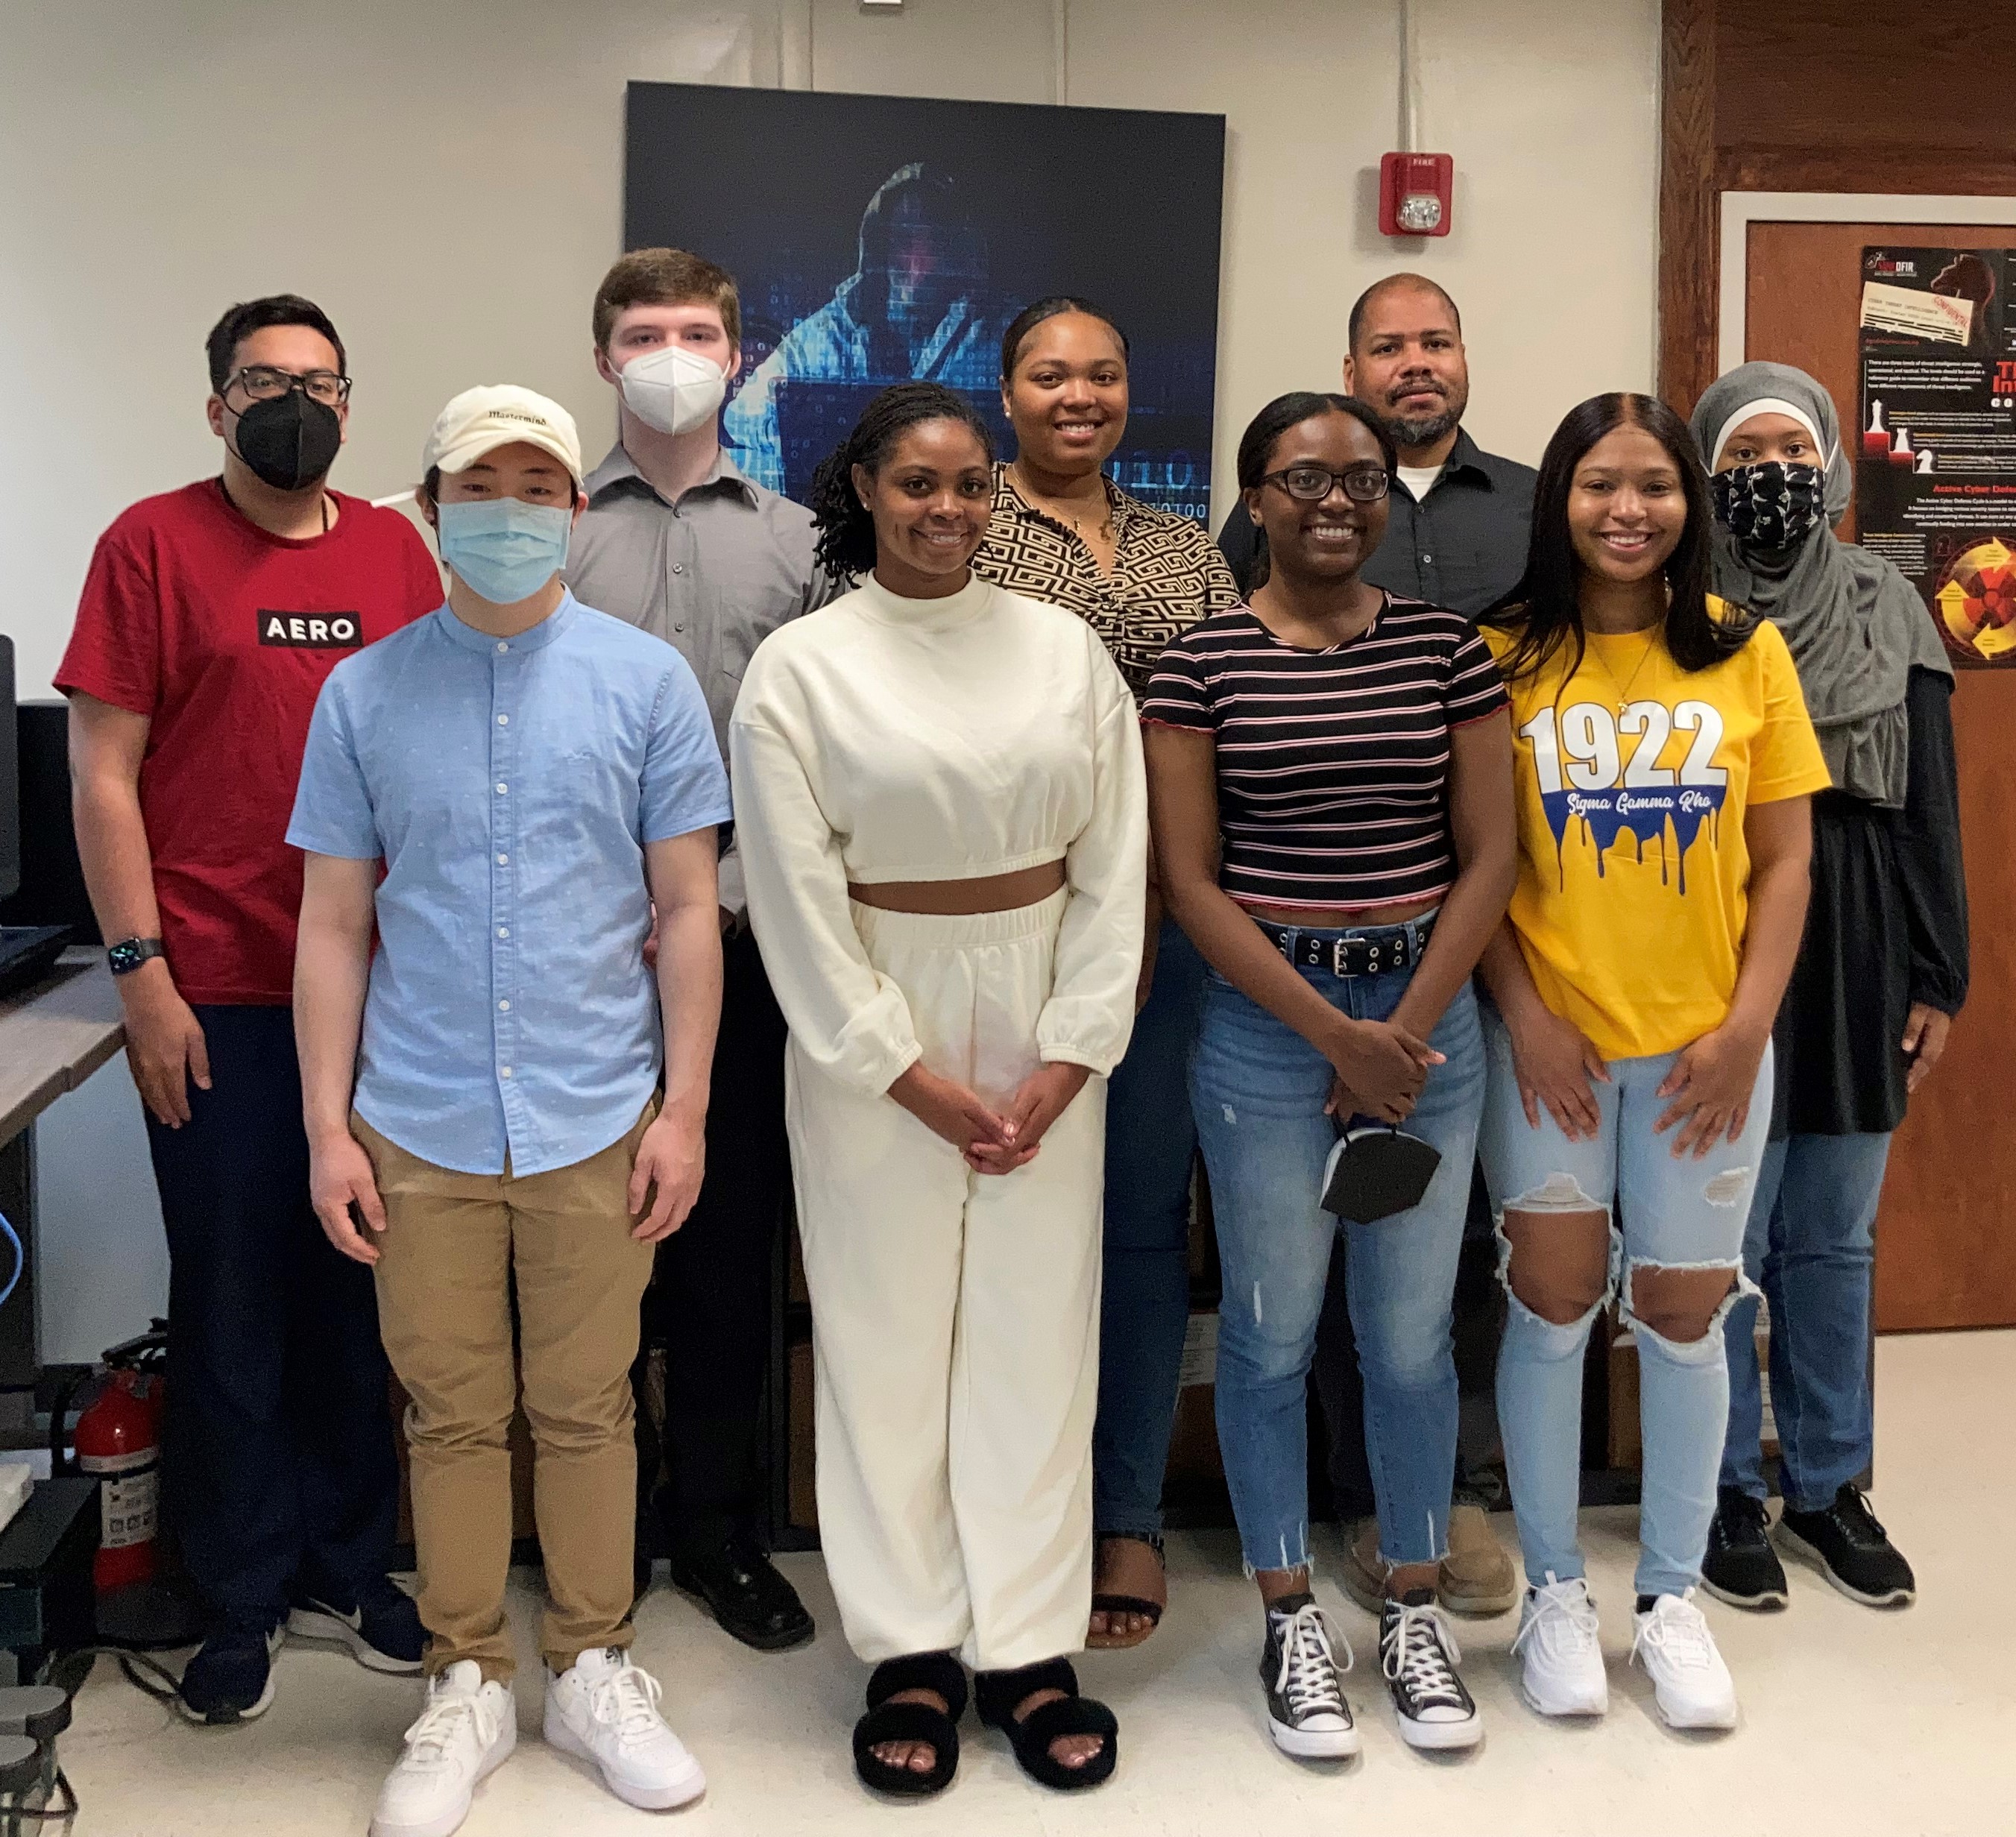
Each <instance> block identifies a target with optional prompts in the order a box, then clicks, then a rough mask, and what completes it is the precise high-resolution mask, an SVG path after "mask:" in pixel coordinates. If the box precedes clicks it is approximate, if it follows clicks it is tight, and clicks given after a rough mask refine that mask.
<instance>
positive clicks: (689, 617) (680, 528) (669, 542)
mask: <svg viewBox="0 0 2016 1837" xmlns="http://www.w3.org/2000/svg"><path fill="white" fill-rule="evenodd" d="M585 484H586V488H587V491H588V510H587V513H586V514H585V515H584V516H583V517H582V518H581V521H580V522H579V523H578V524H576V525H575V526H574V539H573V542H572V544H571V546H570V548H569V550H568V555H567V568H566V580H567V585H568V586H569V587H571V589H573V590H574V595H575V596H576V598H578V599H579V600H581V602H582V603H583V604H585V605H588V606H592V607H597V608H599V610H600V611H603V612H607V613H609V614H612V615H614V617H615V618H620V619H625V620H627V621H628V622H629V623H630V624H632V625H637V626H640V627H641V628H642V629H644V630H645V631H646V632H650V634H651V635H652V636H653V637H654V638H662V639H664V640H665V642H666V643H668V644H669V645H671V647H672V648H673V649H674V650H676V651H678V652H679V654H680V656H682V657H684V658H685V659H686V661H687V663H689V665H692V667H693V675H695V676H696V677H697V678H698V679H699V681H700V693H702V694H704V696H705V697H707V712H708V713H709V714H710V715H711V716H712V717H713V719H714V733H715V741H716V743H717V744H718V745H719V747H720V749H721V754H722V758H723V759H724V760H725V759H726V758H727V756H728V717H729V715H730V714H731V713H733V711H734V708H735V697H736V693H737V692H738V691H739V690H740V688H741V686H742V672H743V670H744V669H745V668H747V667H748V663H749V659H750V657H751V656H752V655H753V654H754V652H755V649H756V647H757V646H758V645H759V644H760V643H762V642H763V640H764V639H765V638H767V637H769V635H770V634H771V633H772V632H774V631H775V630H776V629H777V628H778V626H779V625H783V623H784V622H785V621H787V620H788V619H794V618H797V617H798V616H799V615H800V614H802V613H807V612H810V611H812V609H813V608H814V607H818V606H823V605H824V604H825V603H826V601H827V600H830V599H832V598H833V595H834V594H835V593H837V591H838V589H837V585H835V583H834V582H832V581H831V580H830V579H829V578H827V577H826V575H824V574H823V573H822V572H821V571H820V570H819V567H817V565H816V564H815V563H814V562H813V560H812V513H811V512H810V511H809V510H807V509H806V508H805V506H804V505H802V504H794V503H793V502H791V500H790V499H789V498H781V497H779V496H778V495H777V494H776V492H773V491H768V490H765V488H763V487H762V486H761V485H760V484H753V483H751V481H750V480H748V479H747V478H745V477H743V475H742V474H741V473H740V471H738V470H736V466H735V464H734V462H733V461H732V460H731V459H729V458H728V456H726V455H725V453H724V454H722V455H721V456H718V458H717V459H715V463H714V465H713V466H712V468H711V470H709V471H708V473H707V476H706V477H704V478H703V479H702V480H701V481H700V483H699V484H696V485H693V486H691V487H689V488H688V489H687V490H686V491H684V492H681V493H680V494H679V502H677V503H675V504H668V503H667V502H665V500H664V499H663V498H661V497H660V496H659V495H658V494H657V492H656V491H654V490H653V488H652V487H651V484H650V481H648V480H646V478H645V477H643V474H641V473H639V471H638V470H637V466H636V463H635V461H634V460H632V459H631V457H630V456H629V454H628V453H627V452H625V451H624V450H623V447H622V445H621V442H620V441H619V442H618V443H617V445H615V446H614V447H612V448H610V451H609V455H608V456H607V458H606V459H603V462H602V463H601V464H600V465H599V466H596V469H595V470H593V471H592V472H591V473H589V475H588V477H587V479H586V481H585ZM721 903H722V906H724V907H725V908H726V909H728V910H729V911H730V912H733V913H736V914H738V915H740V913H741V912H742V910H743V904H744V902H743V892H742V864H741V863H740V860H738V859H736V855H735V853H734V849H733V844H732V843H731V844H730V845H729V848H728V849H727V850H726V851H725V852H724V853H723V855H722V861H721Z"/></svg>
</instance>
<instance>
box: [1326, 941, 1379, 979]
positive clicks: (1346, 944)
mask: <svg viewBox="0 0 2016 1837" xmlns="http://www.w3.org/2000/svg"><path fill="white" fill-rule="evenodd" d="M1354 946H1355V948H1357V949H1359V950H1363V949H1366V942H1365V940H1364V939H1363V938H1362V937H1359V935H1357V934H1356V933H1355V932H1354V933H1352V934H1351V935H1348V936H1346V937H1342V938H1338V939H1337V945H1336V950H1337V957H1336V963H1337V974H1339V975H1340V976H1362V975H1363V974H1365V972H1364V971H1363V970H1353V969H1348V968H1346V967H1345V965H1346V964H1348V963H1349V962H1350V961H1351V953H1352V949H1353V947H1354ZM1373 967H1374V968H1375V969H1376V968H1377V967H1378V957H1377V954H1376V953H1375V954H1374V956H1373Z"/></svg>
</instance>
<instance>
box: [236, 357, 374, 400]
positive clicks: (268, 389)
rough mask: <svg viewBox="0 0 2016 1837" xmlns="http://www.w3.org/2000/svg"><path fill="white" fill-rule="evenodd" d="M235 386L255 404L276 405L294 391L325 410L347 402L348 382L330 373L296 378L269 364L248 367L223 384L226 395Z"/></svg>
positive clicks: (316, 373) (313, 372)
mask: <svg viewBox="0 0 2016 1837" xmlns="http://www.w3.org/2000/svg"><path fill="white" fill-rule="evenodd" d="M234 386H235V387H238V388H240V389H242V390H243V391H245V393H246V394H247V395H248V396H250V398H252V400H253V401H254V402H278V401H279V399H280V398H281V397H282V396H283V395H291V394H293V392H294V391H296V390H297V389H298V390H299V391H301V393H302V394H304V395H305V396H306V397H307V398H308V400H309V401H310V402H320V403H321V404H322V406H323V407H324V408H326V409H333V408H338V407H340V406H341V405H343V404H344V402H347V401H349V399H350V379H349V378H348V377H347V376H338V375H337V373H336V372H335V371H333V370H310V371H308V373H306V374H304V375H302V376H296V375H295V374H294V373H293V371H292V370H276V369H274V368H273V367H272V366H271V365H270V364H247V366H245V368H244V369H242V370H240V371H239V373H237V374H236V376H231V377H229V378H227V379H226V380H225V385H224V387H225V391H226V392H229V391H230V390H231V389H232V387H234Z"/></svg>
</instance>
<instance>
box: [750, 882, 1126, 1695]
mask: <svg viewBox="0 0 2016 1837" xmlns="http://www.w3.org/2000/svg"><path fill="white" fill-rule="evenodd" d="M1066 899H1067V895H1066V894H1065V893H1063V892H1059V893H1057V894H1054V895H1052V896H1051V897H1050V898H1049V899H1046V900H1044V901H1042V902H1041V903H1040V904H1039V905H1035V906H1024V907H1022V908H1021V909H1018V910H1016V911H1013V912H1003V913H983V914H981V915H980V916H978V917H970V918H943V917H923V916H921V915H918V914H914V913H891V912H881V911H878V910H876V909H873V908H872V907H869V906H861V905H859V904H857V905H855V906H854V908H853V914H854V920H855V926H856V928H858V929H859V932H860V935H861V938H862V942H863V943H864V944H865V945H866V947H867V950H868V955H869V959H870V960H871V961H872V962H873V964H875V966H876V967H877V969H879V970H880V971H882V973H883V974H885V975H887V976H888V977H889V978H891V980H893V981H894V982H895V983H896V984H897V985H898V987H899V988H901V989H902V991H903V993H904V995H905V997H906V998H907V999H908V1000H909V1007H910V1014H911V1019H912V1022H913V1025H914V1026H915V1027H916V1033H917V1038H918V1039H919V1041H920V1043H921V1044H922V1045H923V1049H924V1050H923V1064H925V1065H926V1066H927V1068H929V1069H931V1070H932V1071H934V1072H939V1073H941V1074H942V1075H945V1076H946V1077H949V1078H956V1079H960V1080H962V1081H963V1082H965V1083H967V1085H968V1086H970V1087H971V1088H972V1089H973V1090H975V1091H977V1093H979V1094H980V1096H981V1097H983V1098H985V1100H987V1101H988V1102H989V1103H990V1104H997V1105H1001V1106H1004V1107H1005V1105H1006V1103H1007V1100H1008V1099H1009V1097H1010V1096H1011V1095H1012V1094H1013V1092H1014V1091H1015V1090H1017V1088H1018V1087H1019V1086H1020V1085H1021V1082H1022V1081H1023V1079H1025V1078H1026V1077H1027V1076H1028V1075H1029V1074H1030V1073H1031V1072H1033V1071H1035V1069H1036V1067H1037V1064H1038V1063H1039V1061H1038V1059H1037V1056H1036V1045H1035V1038H1036V1019H1037V1016H1038V1014H1039V1013H1040V1012H1041V1010H1042V1007H1043V1004H1044V1003H1045V1002H1046V1000H1048V999H1049V993H1050V979H1051V960H1052V954H1053V946H1054V945H1055V942H1056V938H1057V927H1058V924H1059V921H1060V919H1061V917H1062V916H1063V913H1064V904H1065V901H1066ZM787 1072H788V1086H789V1096H788V1099H787V1105H788V1108H787V1116H788V1119H789V1123H790V1140H791V1167H792V1173H793V1176H794V1180H795V1182H796V1185H797V1207H798V1224H799V1230H800V1232H801V1236H802V1237H803V1239H804V1243H805V1275H806V1278H807V1280H808V1284H809V1285H810V1288H811V1291H812V1338H813V1352H814V1360H815V1371H816V1385H817V1406H816V1416H815V1421H816V1425H817V1435H818V1474H819V1482H818V1489H819V1536H820V1540H821V1542H822V1543H823V1546H824V1548H825V1552H826V1573H827V1575H828V1577H829V1578H830V1580H831V1582H832V1583H833V1595H834V1597H835V1599H836V1600H837V1601H838V1603H839V1605H840V1615H841V1624H842V1626H844V1628H845V1630H846V1633H847V1638H848V1644H850V1645H851V1646H852V1647H853V1648H854V1650H855V1652H856V1653H857V1654H858V1655H859V1656H860V1657H861V1658H862V1659H866V1660H867V1661H868V1662H870V1663H876V1662H880V1660H882V1659H891V1658H897V1657H900V1656H902V1655H905V1654H909V1653H913V1652H929V1651H958V1652H959V1654H960V1655H961V1656H962V1657H963V1658H964V1659H965V1660H966V1662H967V1663H968V1664H969V1665H970V1666H974V1668H975V1669H976V1670H984V1671H995V1670H1013V1669H1015V1668H1017V1667H1019V1666H1024V1665H1029V1664H1033V1663H1035V1662H1037V1661H1038V1660H1039V1659H1049V1658H1055V1657H1057V1656H1058V1655H1061V1654H1064V1653H1067V1652H1075V1651H1078V1650H1079V1649H1080V1648H1082V1646H1083V1645H1084V1644H1085V1620H1086V1616H1087V1615H1088V1614H1089V1612H1090V1610H1091V1605H1092V1424H1093V1414H1094V1411H1095V1408H1096V1403H1097V1399H1098V1381H1099V1351H1098V1335H1099V1286H1100V1213H1101V1208H1102V1190H1101V1187H1102V1178H1103V1158H1104V1153H1105V1133H1106V1080H1105V1079H1103V1078H1099V1077H1094V1078H1092V1079H1089V1080H1088V1081H1087V1082H1086V1083H1085V1088H1084V1090H1082V1091H1081V1092H1080V1093H1078V1097H1077V1098H1076V1100H1075V1101H1074V1102H1073V1103H1072V1104H1071V1106H1070V1108H1068V1109H1067V1110H1066V1111H1064V1114H1063V1115H1061V1116H1060V1117H1059V1118H1058V1119H1057V1122H1054V1123H1053V1124H1052V1125H1051V1126H1050V1129H1049V1133H1047V1134H1046V1135H1045V1136H1044V1137H1043V1141H1042V1151H1041V1152H1040V1153H1039V1154H1038V1155H1037V1156H1036V1158H1035V1159H1034V1160H1033V1161H1031V1162H1028V1163H1027V1164H1026V1165H1024V1166H1022V1167H1021V1168H1019V1169H1017V1170H1016V1172H1013V1173H1012V1174H1008V1175H1005V1176H1003V1175H986V1174H977V1173H975V1172H973V1171H972V1170H971V1169H970V1168H968V1167H967V1164H966V1162H965V1161H964V1159H963V1158H962V1156H961V1154H960V1153H959V1150H958V1149H957V1148H956V1147H953V1146H952V1144H951V1143H949V1142H947V1141H945V1140H942V1139H941V1138H940V1137H939V1136H936V1135H934V1134H933V1133H931V1131H930V1130H929V1129H926V1128H925V1127H924V1126H923V1124H922V1123H920V1122H918V1121H917V1120H916V1118H914V1117H913V1116H912V1115H910V1114H909V1112H908V1111H905V1110H904V1109H902V1108H901V1107H900V1106H899V1105H898V1104H895V1102H893V1101H892V1100H891V1099H890V1098H889V1097H887V1096H886V1095H883V1094H880V1093H877V1094H874V1095H872V1096H871V1095H866V1094H864V1093H860V1092H858V1091H855V1090H851V1088H849V1087H848V1086H844V1085H842V1084H841V1083H839V1082H837V1081H836V1080H834V1079H832V1078H830V1077H829V1076H827V1075H826V1074H825V1073H824V1072H821V1071H820V1070H819V1069H818V1068H816V1067H815V1066H814V1065H812V1064H810V1063H809V1062H808V1061H807V1060H806V1059H805V1058H804V1057H802V1056H801V1055H800V1054H799V1053H798V1051H797V1048H796V1046H795V1045H794V1046H792V1048H791V1049H790V1052H789V1054H788V1057H787Z"/></svg>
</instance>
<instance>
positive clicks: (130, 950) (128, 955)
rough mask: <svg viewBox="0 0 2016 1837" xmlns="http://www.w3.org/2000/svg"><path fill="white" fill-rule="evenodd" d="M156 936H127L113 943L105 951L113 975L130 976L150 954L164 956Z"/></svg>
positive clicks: (164, 953)
mask: <svg viewBox="0 0 2016 1837" xmlns="http://www.w3.org/2000/svg"><path fill="white" fill-rule="evenodd" d="M166 955H167V953H166V952H165V951H164V950H163V949H161V941H160V938H127V939H125V940H124V942H121V943H118V944H115V945H113V946H112V947H111V948H110V949H109V950H107V951H106V953H105V960H106V964H108V965H109V966H110V969H111V971H112V973H113V975H115V976H130V975H131V974H133V972H134V971H135V970H137V969H138V968H139V967H140V966H141V964H143V963H145V962H146V960H148V958H149V957H150V956H166Z"/></svg>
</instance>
